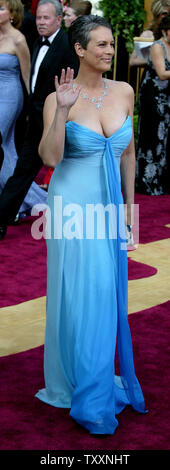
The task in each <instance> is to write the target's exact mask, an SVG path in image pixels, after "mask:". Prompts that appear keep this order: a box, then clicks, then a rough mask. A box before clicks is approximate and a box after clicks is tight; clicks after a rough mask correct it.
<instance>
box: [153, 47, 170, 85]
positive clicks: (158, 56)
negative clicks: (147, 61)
mask: <svg viewBox="0 0 170 470" xmlns="http://www.w3.org/2000/svg"><path fill="white" fill-rule="evenodd" d="M150 57H151V60H152V63H153V66H154V68H155V70H156V73H157V75H158V77H159V78H160V80H169V79H170V70H166V68H165V57H164V53H163V49H162V46H161V45H160V44H157V43H156V44H153V46H152V48H151V51H150Z"/></svg>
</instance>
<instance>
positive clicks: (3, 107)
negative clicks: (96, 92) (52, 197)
mask: <svg viewBox="0 0 170 470" xmlns="http://www.w3.org/2000/svg"><path fill="white" fill-rule="evenodd" d="M22 107H23V90H22V85H21V81H20V66H19V61H18V58H17V57H16V56H15V55H12V54H7V53H4V54H0V132H1V135H2V147H3V151H4V159H3V164H2V167H1V170H0V193H1V192H2V190H3V188H4V186H5V184H6V182H7V180H8V178H10V176H12V175H13V172H14V169H15V166H16V163H17V159H18V155H17V152H16V147H15V125H16V121H17V119H18V117H19V115H20V113H21V110H22ZM46 200H47V194H46V192H45V191H44V190H43V189H41V188H40V187H39V186H38V185H37V184H36V183H35V182H33V183H32V185H31V187H30V189H29V191H28V192H27V194H26V196H25V199H24V201H23V203H22V205H21V207H20V210H19V212H20V213H22V212H26V211H27V210H29V209H31V208H32V207H33V206H34V205H35V204H38V203H39V204H45V203H46Z"/></svg>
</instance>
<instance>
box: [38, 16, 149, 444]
mask: <svg viewBox="0 0 170 470" xmlns="http://www.w3.org/2000/svg"><path fill="white" fill-rule="evenodd" d="M69 37H70V41H71V43H72V45H73V46H74V47H75V51H76V53H77V55H78V57H79V60H80V68H79V72H78V75H77V77H76V79H75V80H73V71H72V70H70V69H67V71H66V72H65V71H64V70H63V72H62V76H61V79H60V83H58V79H57V77H56V93H52V94H51V95H49V96H48V97H47V99H46V102H45V106H44V132H43V136H42V140H41V142H40V146H39V153H40V155H41V157H42V159H43V162H44V163H45V164H46V165H49V166H52V167H54V168H55V169H54V172H53V175H52V177H51V181H50V185H49V192H48V209H47V227H46V230H47V270H48V275H47V319H46V334H45V355H44V372H45V388H43V389H41V390H39V392H38V393H37V394H36V396H37V397H38V398H39V399H40V400H42V401H44V402H45V403H48V404H50V405H52V406H55V407H61V408H69V409H70V416H71V417H72V418H74V420H75V421H76V422H78V423H79V424H81V425H82V426H84V428H85V429H87V430H88V431H89V432H90V433H91V434H96V435H98V436H100V435H102V434H113V433H114V431H115V429H116V427H117V425H118V420H117V415H118V414H119V413H120V412H121V411H122V410H123V409H124V407H125V406H126V405H132V406H133V408H134V409H135V410H136V411H139V412H141V413H145V403H144V397H143V394H142V390H141V387H140V385H139V382H138V379H137V377H136V374H135V369H134V362H133V352H132V341H131V335H130V329H129V324H128V317H127V286H128V276H127V250H126V230H125V222H124V206H123V198H122V192H121V186H122V190H123V195H124V202H125V203H126V204H127V216H126V218H125V219H126V224H127V225H128V230H131V229H132V227H131V225H132V220H131V206H132V205H133V202H134V175H135V154H134V139H133V131H132V120H133V101H134V97H133V90H132V88H131V86H130V85H128V84H127V83H124V82H116V81H112V80H107V79H105V78H103V77H102V74H103V73H105V72H107V71H108V70H109V69H110V66H111V61H112V57H113V54H114V45H113V35H112V31H111V27H110V25H109V24H108V23H107V22H106V20H105V19H104V18H102V17H99V16H94V15H89V16H82V17H80V18H78V19H76V20H75V22H74V23H73V24H72V25H71V26H70V29H69ZM93 209H95V211H96V212H97V214H95V215H97V217H95V216H94V217H93V215H94V214H93ZM105 210H109V217H107V215H108V214H105ZM103 215H104V217H103ZM105 215H106V217H105ZM116 344H117V346H118V357H119V372H118V373H117V370H116V371H115V350H116Z"/></svg>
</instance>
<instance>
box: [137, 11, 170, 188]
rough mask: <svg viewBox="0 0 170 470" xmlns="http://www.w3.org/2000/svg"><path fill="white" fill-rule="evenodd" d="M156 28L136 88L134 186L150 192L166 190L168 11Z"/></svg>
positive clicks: (169, 100)
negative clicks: (141, 75) (138, 85)
mask: <svg viewBox="0 0 170 470" xmlns="http://www.w3.org/2000/svg"><path fill="white" fill-rule="evenodd" d="M160 31H161V33H160V34H161V38H160V39H159V40H157V41H155V42H154V43H153V45H152V46H151V49H150V55H149V59H148V64H147V66H146V73H145V76H144V79H143V80H142V83H141V86H140V91H139V126H138V142H137V162H136V163H137V165H136V176H137V177H136V189H137V191H138V192H139V193H145V194H150V195H159V194H169V193H170V179H169V174H168V167H169V156H170V149H169V147H168V142H169V133H170V14H168V15H166V16H164V18H163V19H162V21H161V24H160Z"/></svg>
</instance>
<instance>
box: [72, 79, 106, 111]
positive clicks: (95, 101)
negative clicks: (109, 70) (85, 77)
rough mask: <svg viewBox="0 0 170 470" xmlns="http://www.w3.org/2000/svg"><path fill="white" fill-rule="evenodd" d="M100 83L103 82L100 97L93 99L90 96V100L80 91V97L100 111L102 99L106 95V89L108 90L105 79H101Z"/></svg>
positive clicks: (74, 86) (74, 85)
mask: <svg viewBox="0 0 170 470" xmlns="http://www.w3.org/2000/svg"><path fill="white" fill-rule="evenodd" d="M102 82H103V86H104V90H103V91H102V95H101V96H99V97H98V98H94V96H92V98H90V97H89V96H88V94H87V93H83V91H80V96H81V97H82V98H83V99H84V100H89V101H90V102H91V103H93V104H94V105H95V106H96V108H97V109H100V108H101V107H102V101H103V98H104V96H107V94H108V93H107V91H106V89H108V88H109V85H107V81H106V78H102ZM76 87H77V85H76V83H74V84H73V88H76Z"/></svg>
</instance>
